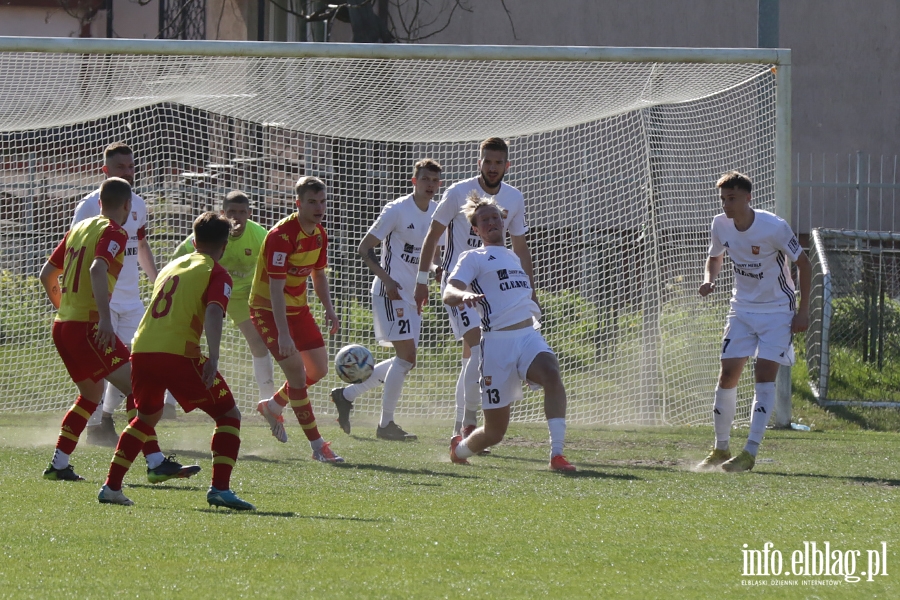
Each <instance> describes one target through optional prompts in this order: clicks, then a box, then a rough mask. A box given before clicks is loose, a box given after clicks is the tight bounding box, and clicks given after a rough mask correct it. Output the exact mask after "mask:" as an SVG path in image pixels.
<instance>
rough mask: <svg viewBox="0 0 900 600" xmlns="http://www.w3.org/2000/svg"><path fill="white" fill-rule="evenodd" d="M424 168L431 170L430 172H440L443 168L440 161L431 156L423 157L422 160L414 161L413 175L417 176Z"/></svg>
mask: <svg viewBox="0 0 900 600" xmlns="http://www.w3.org/2000/svg"><path fill="white" fill-rule="evenodd" d="M422 169H425V170H426V171H431V172H432V173H437V174H438V175H440V174H441V171H443V170H444V168H443V167H442V166H441V163H439V162H438V161H436V160H434V159H433V158H423V159H422V160H419V161H416V164H414V165H413V177H418V176H419V171H421V170H422Z"/></svg>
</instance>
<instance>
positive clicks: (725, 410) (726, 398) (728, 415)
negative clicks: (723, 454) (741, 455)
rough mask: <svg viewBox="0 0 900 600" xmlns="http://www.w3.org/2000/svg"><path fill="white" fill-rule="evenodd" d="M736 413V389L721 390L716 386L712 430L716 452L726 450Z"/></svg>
mask: <svg viewBox="0 0 900 600" xmlns="http://www.w3.org/2000/svg"><path fill="white" fill-rule="evenodd" d="M735 411H737V388H736V387H735V388H729V389H722V388H720V387H719V386H718V385H717V386H716V395H715V401H714V402H713V428H714V429H715V431H716V450H728V442H729V441H730V440H731V425H732V424H733V423H734V413H735Z"/></svg>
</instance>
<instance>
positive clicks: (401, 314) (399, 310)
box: [397, 308, 403, 318]
mask: <svg viewBox="0 0 900 600" xmlns="http://www.w3.org/2000/svg"><path fill="white" fill-rule="evenodd" d="M397 317H399V318H403V309H402V308H398V309H397Z"/></svg>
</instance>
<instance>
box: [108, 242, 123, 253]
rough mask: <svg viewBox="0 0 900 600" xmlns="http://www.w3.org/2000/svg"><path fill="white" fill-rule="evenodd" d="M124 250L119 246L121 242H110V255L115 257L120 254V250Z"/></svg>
mask: <svg viewBox="0 0 900 600" xmlns="http://www.w3.org/2000/svg"><path fill="white" fill-rule="evenodd" d="M121 249H122V246H120V245H119V242H116V241H110V242H109V253H110V255H111V256H115V255H117V254H118V253H119V250H121Z"/></svg>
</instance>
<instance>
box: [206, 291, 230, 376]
mask: <svg viewBox="0 0 900 600" xmlns="http://www.w3.org/2000/svg"><path fill="white" fill-rule="evenodd" d="M224 319H225V310H224V309H223V308H222V305H221V304H218V303H216V302H210V303H209V304H207V305H206V321H205V323H204V324H203V328H204V329H205V330H206V345H207V349H208V350H209V358H208V359H207V361H206V362H205V363H203V375H202V378H203V385H205V386H206V389H209V388H211V387H212V386H213V383H215V379H216V372H218V370H219V349H220V347H221V344H222V323H223V321H224Z"/></svg>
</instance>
